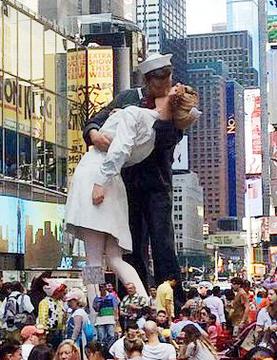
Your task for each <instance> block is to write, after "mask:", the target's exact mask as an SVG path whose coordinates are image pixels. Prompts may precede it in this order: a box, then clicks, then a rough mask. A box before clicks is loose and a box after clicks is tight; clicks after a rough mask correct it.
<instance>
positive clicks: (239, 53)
mask: <svg viewBox="0 0 277 360" xmlns="http://www.w3.org/2000/svg"><path fill="white" fill-rule="evenodd" d="M187 46H188V64H194V63H206V62H213V61H217V60H223V61H224V63H225V64H226V65H227V67H228V78H229V79H232V80H236V81H237V82H238V83H239V84H240V85H242V86H257V84H258V72H257V70H256V69H254V68H253V56H252V38H251V36H250V35H249V34H248V32H247V31H233V32H219V33H207V34H197V35H189V36H188V45H187Z"/></svg>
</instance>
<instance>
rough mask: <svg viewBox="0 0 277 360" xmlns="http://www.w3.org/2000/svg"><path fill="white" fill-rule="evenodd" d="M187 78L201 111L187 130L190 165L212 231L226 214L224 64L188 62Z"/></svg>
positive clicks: (226, 165) (205, 218)
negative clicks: (196, 92) (198, 182)
mask: <svg viewBox="0 0 277 360" xmlns="http://www.w3.org/2000/svg"><path fill="white" fill-rule="evenodd" d="M187 79H188V84H189V85H191V86H193V87H194V88H196V89H197V91H198V92H199V98H200V103H199V108H200V110H201V111H202V115H201V117H200V119H199V120H198V121H197V122H196V123H195V124H194V125H192V126H191V127H190V128H189V130H188V134H189V160H190V168H191V170H192V171H194V172H195V173H197V174H198V176H199V179H200V185H201V186H202V187H203V193H204V208H205V211H204V221H205V223H208V224H209V229H210V232H214V231H216V229H217V220H218V219H219V218H222V217H225V216H228V215H229V213H228V211H229V209H228V163H227V151H226V145H227V137H226V71H224V64H223V63H222V62H217V63H205V64H201V63H196V64H190V65H188V68H187Z"/></svg>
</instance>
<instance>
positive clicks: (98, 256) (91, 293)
mask: <svg viewBox="0 0 277 360" xmlns="http://www.w3.org/2000/svg"><path fill="white" fill-rule="evenodd" d="M81 237H82V239H83V240H84V242H85V247H86V255H87V265H88V266H93V267H94V266H100V267H102V266H103V254H104V246H105V238H106V235H105V234H103V233H101V232H99V231H94V230H91V229H82V230H81ZM87 291H88V301H89V309H90V314H91V315H92V318H93V319H95V314H96V313H95V311H94V309H93V300H94V299H95V297H96V295H97V293H98V285H97V284H88V285H87Z"/></svg>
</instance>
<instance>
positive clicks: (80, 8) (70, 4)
mask: <svg viewBox="0 0 277 360" xmlns="http://www.w3.org/2000/svg"><path fill="white" fill-rule="evenodd" d="M93 2H94V3H95V2H96V1H95V0H94V1H93ZM91 7H92V5H91V1H90V0H49V1H44V0H38V12H39V14H40V15H41V16H43V17H45V18H46V19H48V20H50V21H53V22H55V23H56V24H58V25H59V26H63V27H66V25H67V22H66V19H67V17H69V16H77V15H82V14H89V13H90V10H91Z"/></svg>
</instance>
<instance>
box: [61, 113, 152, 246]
mask: <svg viewBox="0 0 277 360" xmlns="http://www.w3.org/2000/svg"><path fill="white" fill-rule="evenodd" d="M158 119H159V113H158V112H157V111H155V110H150V109H144V108H139V107H136V106H129V107H127V108H125V109H122V110H119V111H117V112H116V113H114V114H113V115H111V116H110V117H109V118H108V119H107V120H106V122H105V124H104V125H103V127H102V128H101V129H100V132H102V133H105V134H107V135H109V136H110V137H111V138H112V139H113V141H112V143H111V145H110V147H109V150H108V152H107V153H105V152H101V151H99V150H96V149H92V150H91V151H89V152H87V153H86V154H85V155H84V156H83V158H82V159H81V161H80V162H79V164H78V166H77V168H76V170H75V173H74V175H73V179H72V182H71V187H70V190H69V194H68V198H67V203H66V215H65V222H66V224H67V228H68V230H69V231H76V230H77V231H78V229H80V227H81V228H88V229H93V230H96V231H101V232H104V233H107V234H111V235H112V236H113V237H115V238H116V239H117V240H118V243H119V246H120V247H121V248H123V249H124V250H127V251H132V238H131V234H130V229H129V219H128V202H127V194H126V190H125V186H124V183H123V180H122V177H121V175H120V171H121V168H122V167H123V166H131V165H134V164H136V163H139V162H141V161H143V160H144V159H145V158H147V157H148V156H149V155H150V154H151V152H152V151H153V149H154V144H155V130H154V129H153V124H154V122H155V121H156V120H158ZM94 184H99V185H103V186H104V189H105V199H104V201H103V203H101V204H100V205H97V206H96V205H93V204H92V189H93V185H94Z"/></svg>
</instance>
